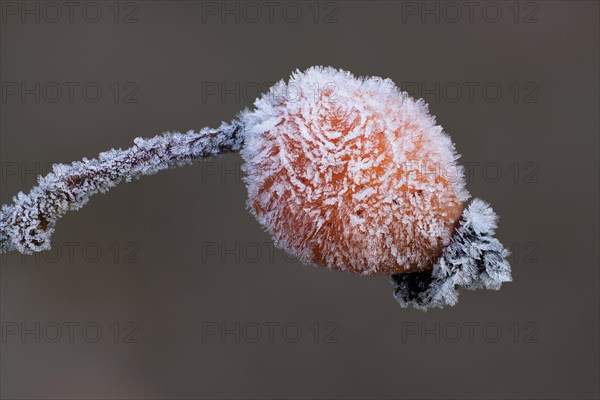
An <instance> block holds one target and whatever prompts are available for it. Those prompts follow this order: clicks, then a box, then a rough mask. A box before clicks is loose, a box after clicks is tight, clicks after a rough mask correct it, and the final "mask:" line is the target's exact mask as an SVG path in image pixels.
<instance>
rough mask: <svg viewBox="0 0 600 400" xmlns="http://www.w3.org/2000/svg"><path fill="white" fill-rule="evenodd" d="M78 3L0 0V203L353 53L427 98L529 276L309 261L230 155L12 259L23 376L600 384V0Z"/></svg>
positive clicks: (101, 389) (355, 393) (77, 389)
mask: <svg viewBox="0 0 600 400" xmlns="http://www.w3.org/2000/svg"><path fill="white" fill-rule="evenodd" d="M49 4H50V5H49ZM69 4H70V5H68V6H67V5H64V4H63V3H62V2H57V3H46V2H33V1H31V2H29V1H28V2H21V1H2V2H1V12H2V14H1V18H2V19H1V28H0V34H1V39H0V46H1V63H0V66H1V76H0V81H1V83H2V102H1V115H0V117H1V125H0V128H1V131H0V133H1V135H0V136H1V139H0V140H1V143H0V144H1V150H0V160H1V166H2V171H1V182H0V183H1V196H0V197H1V198H0V200H1V203H7V202H9V201H10V200H11V197H12V196H13V195H14V194H16V193H17V192H18V191H19V190H29V189H30V188H31V187H32V186H33V185H34V183H35V176H36V175H37V174H38V173H46V172H48V169H49V168H50V166H51V164H52V163H53V162H70V161H72V160H79V159H81V158H82V157H83V156H87V157H94V156H95V155H96V154H97V153H98V152H100V151H103V150H107V149H110V148H111V147H128V146H130V144H131V143H132V140H133V138H134V137H136V136H152V135H154V134H157V133H160V132H162V131H166V130H187V129H192V128H193V129H198V128H201V127H203V126H216V125H218V124H219V123H220V121H221V120H225V121H229V120H230V119H231V118H232V117H234V115H235V114H236V113H237V112H238V111H240V110H241V109H243V108H244V107H249V106H251V104H252V99H253V98H254V97H255V96H256V95H257V94H258V93H259V92H262V91H266V90H267V89H268V87H269V86H270V84H271V83H272V82H274V81H276V80H279V79H281V78H285V77H287V76H289V74H290V72H292V71H293V70H295V69H296V68H299V69H304V68H306V67H308V66H311V65H316V64H320V65H332V66H335V67H341V68H344V69H348V70H350V71H352V72H353V73H355V74H359V75H379V76H383V77H389V78H391V79H393V80H394V81H395V82H396V83H398V84H399V85H400V86H402V87H404V88H405V89H407V90H409V92H411V93H412V94H414V95H415V96H417V97H425V98H426V100H427V101H428V102H429V103H430V109H431V111H432V113H433V114H435V115H436V116H437V118H438V122H439V123H440V124H441V125H442V126H444V128H445V130H446V131H447V132H448V133H449V134H450V135H451V136H452V138H453V140H454V141H455V143H456V145H457V149H458V151H459V153H461V154H462V155H463V157H462V161H463V163H464V164H465V165H466V166H467V171H468V172H469V174H468V175H469V176H468V187H469V189H470V191H471V193H472V195H473V196H478V197H481V198H483V199H485V200H488V201H490V202H491V203H492V205H493V207H494V209H495V210H496V211H497V212H498V214H499V215H500V217H501V220H500V229H499V231H498V237H499V238H500V239H501V240H502V241H503V242H504V243H505V245H507V246H509V247H510V248H511V249H512V250H513V256H512V258H511V261H512V265H513V277H514V282H513V283H511V284H506V285H504V287H503V288H502V289H501V290H500V291H499V292H494V291H477V292H462V294H461V298H460V301H459V303H458V305H456V306H455V307H451V308H447V309H444V310H433V311H430V312H427V313H423V312H421V311H416V310H412V309H401V308H400V307H399V306H398V304H397V303H396V302H395V301H394V299H393V298H392V292H391V288H390V284H389V282H388V279H387V278H385V277H379V278H363V277H359V276H353V275H350V274H344V273H338V272H330V271H327V270H325V269H321V268H313V267H307V266H302V265H300V264H299V263H297V262H295V261H294V260H292V259H290V258H289V257H287V256H285V255H284V254H283V253H282V252H280V251H279V250H276V249H274V248H273V246H272V244H271V242H270V239H269V237H268V235H267V234H265V233H264V232H263V231H262V229H261V228H260V226H259V225H258V223H257V222H256V221H254V220H253V218H252V216H251V215H250V214H249V213H248V212H247V211H246V210H245V199H246V191H245V188H244V185H243V182H242V181H241V174H240V172H239V166H240V162H241V159H240V157H239V156H237V155H231V156H226V157H223V158H221V159H218V160H213V161H209V162H206V163H204V164H199V165H195V166H191V167H186V168H183V169H179V170H172V171H168V172H163V173H160V174H158V175H156V176H153V177H148V178H144V179H143V180H142V181H140V182H137V183H133V184H129V185H123V186H120V187H118V188H116V189H115V190H113V191H112V192H110V193H109V194H107V195H104V196H98V197H97V198H94V199H93V200H92V202H91V203H90V204H89V205H88V206H87V207H85V208H84V209H82V210H81V211H79V212H77V213H73V214H70V215H67V216H66V217H65V218H64V219H63V220H62V221H61V222H60V223H59V225H58V230H57V232H56V234H55V236H54V239H55V241H56V243H55V246H54V249H53V250H52V251H50V252H47V253H43V254H41V255H38V256H23V257H22V256H20V255H17V254H12V253H11V254H5V255H2V256H1V257H2V258H1V263H2V265H1V268H0V273H1V278H0V283H1V295H0V298H1V307H0V311H1V315H0V319H1V321H2V342H1V365H0V367H1V371H0V377H1V382H0V384H1V392H0V394H1V396H2V398H7V399H25V398H27V399H32V398H60V399H65V398H78V399H83V398H96V399H98V398H121V399H127V398H132V399H142V398H143V399H146V398H156V399H158V398H161V399H162V398H189V399H192V398H194V399H196V398H198V399H200V398H219V399H221V398H223V399H224V398H227V399H229V398H281V399H288V398H289V399H291V398H294V399H298V398H309V399H313V398H326V399H334V398H336V399H337V398H411V399H414V398H442V399H445V398H478V399H480V398H544V399H547V398H598V396H599V395H600V393H599V383H598V376H599V372H600V371H599V362H598V360H599V343H598V337H599V323H598V322H599V321H598V319H599V317H598V309H599V307H598V306H599V290H598V289H599V274H598V261H599V260H598V259H599V257H598V204H599V199H598V168H599V164H598V158H599V155H598V154H599V153H598V132H599V125H598V121H599V119H598V117H599V114H598V110H599V97H598V87H599V80H598V70H599V49H598V37H599V32H598V29H599V28H598V20H599V5H598V2H596V1H536V2H512V1H499V2H477V3H475V5H465V3H463V2H452V3H445V2H402V1H398V2H395V1H334V2H318V3H317V2H312V1H309V2H303V1H302V2H300V1H298V2H277V1H275V2H251V3H246V2H236V1H227V2H200V1H135V2H126V1H123V2H113V1H97V2H77V1H76V2H72V3H69Z"/></svg>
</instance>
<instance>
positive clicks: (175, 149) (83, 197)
mask: <svg viewBox="0 0 600 400" xmlns="http://www.w3.org/2000/svg"><path fill="white" fill-rule="evenodd" d="M241 131H242V125H241V124H240V123H239V122H238V121H234V122H232V123H231V124H227V123H222V124H221V126H219V127H218V128H217V129H209V128H204V129H202V130H201V131H200V132H194V131H189V132H187V133H179V132H167V133H163V134H162V135H158V136H155V137H153V138H150V139H142V138H137V139H135V140H134V143H135V144H134V146H132V147H130V148H128V149H126V150H121V149H118V150H115V149H112V150H110V151H107V152H104V153H100V155H99V156H98V158H97V159H92V160H88V159H87V158H84V159H83V160H82V161H75V162H73V163H71V164H55V165H54V166H53V172H51V173H49V174H48V175H46V176H45V177H41V176H40V177H38V185H37V186H35V187H34V188H33V189H31V191H30V192H29V194H25V193H23V192H20V193H19V194H18V195H17V196H15V197H13V204H6V205H3V206H2V209H1V210H0V253H5V252H8V251H13V250H17V251H19V252H21V253H24V254H32V253H33V252H38V251H43V250H48V249H50V237H51V236H52V233H53V232H54V226H55V225H56V222H57V221H58V220H59V219H60V218H61V217H62V216H63V215H65V214H66V213H67V212H68V211H75V210H78V209H80V208H81V207H83V206H84V205H85V204H86V203H87V202H88V201H89V199H90V197H91V196H92V195H94V194H96V193H105V192H107V191H108V190H109V189H110V188H112V187H114V186H116V185H117V184H119V183H121V182H123V181H125V182H130V181H131V180H132V179H137V178H139V177H141V176H143V175H153V174H155V173H157V172H158V171H162V170H165V169H170V168H174V167H179V166H183V165H189V164H191V163H193V162H194V161H198V160H203V159H205V158H208V157H211V156H215V155H218V154H222V153H229V152H237V151H239V150H240V148H241V146H242V143H243V137H242V136H243V135H242V134H241Z"/></svg>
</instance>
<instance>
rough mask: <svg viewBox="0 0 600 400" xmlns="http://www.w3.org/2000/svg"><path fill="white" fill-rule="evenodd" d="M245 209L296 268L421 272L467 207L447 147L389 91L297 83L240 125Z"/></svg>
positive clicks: (418, 111)
mask: <svg viewBox="0 0 600 400" xmlns="http://www.w3.org/2000/svg"><path fill="white" fill-rule="evenodd" d="M241 121H242V123H243V124H244V126H245V128H244V135H245V138H244V140H245V144H244V147H243V148H242V150H241V153H242V156H243V158H244V160H245V165H244V167H243V169H244V172H245V180H246V183H247V186H248V203H247V204H248V207H249V209H250V210H251V212H252V213H253V214H254V215H255V217H256V218H257V219H258V221H259V222H260V223H261V224H262V225H263V227H264V228H265V229H266V230H267V231H268V232H269V233H270V234H271V235H272V237H273V239H274V241H275V243H276V245H277V246H279V247H281V248H283V249H284V250H286V251H288V252H289V253H291V254H293V255H295V256H297V257H298V258H299V259H300V260H301V261H303V262H307V263H316V264H319V265H324V266H327V267H329V268H332V269H339V270H348V271H353V272H358V273H362V274H365V275H370V274H392V273H399V272H410V271H422V270H430V269H431V268H432V267H433V264H434V262H435V261H436V260H437V259H438V258H439V257H440V255H441V252H442V249H443V247H444V246H446V245H447V244H448V243H449V241H450V238H451V237H452V234H453V232H454V228H455V226H456V224H457V222H458V220H459V218H460V216H461V212H462V210H463V207H462V203H463V202H464V201H465V200H467V199H468V197H469V194H468V192H467V191H466V189H465V184H464V178H463V171H462V168H461V167H460V166H459V165H458V164H457V162H456V160H457V159H458V157H459V156H458V155H457V154H456V151H455V148H454V145H453V143H452V142H451V140H450V138H449V137H448V135H447V134H445V133H444V132H443V130H442V128H441V127H440V126H439V125H436V123H435V119H434V117H432V116H431V115H429V113H428V109H427V105H426V104H425V103H424V102H423V100H419V101H416V100H414V99H412V98H411V97H410V96H409V95H408V94H406V93H405V92H402V91H401V90H399V89H398V88H397V87H396V86H395V85H394V83H393V82H392V81H391V80H389V79H381V78H377V77H370V78H357V77H355V76H354V75H352V74H351V73H349V72H346V71H343V70H337V69H334V68H323V67H312V68H310V69H308V70H306V71H305V72H299V71H296V72H295V73H294V74H293V75H292V76H291V78H290V80H289V82H287V83H286V82H284V81H280V82H279V83H277V84H276V85H275V86H273V88H271V90H270V91H269V92H268V93H266V94H265V95H263V96H262V97H261V98H259V99H258V100H257V101H256V102H255V110H252V111H245V112H243V113H242V115H241Z"/></svg>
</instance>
